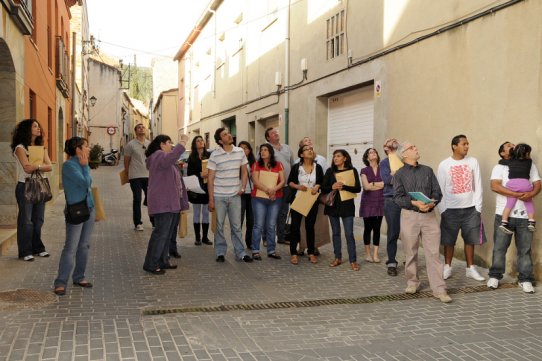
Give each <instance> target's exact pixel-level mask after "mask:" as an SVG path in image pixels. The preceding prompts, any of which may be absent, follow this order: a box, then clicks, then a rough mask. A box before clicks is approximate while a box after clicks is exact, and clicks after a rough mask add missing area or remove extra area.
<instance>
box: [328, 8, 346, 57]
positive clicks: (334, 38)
mask: <svg viewBox="0 0 542 361" xmlns="http://www.w3.org/2000/svg"><path fill="white" fill-rule="evenodd" d="M344 17H345V13H344V10H341V11H340V12H338V13H337V14H335V15H333V16H332V17H331V18H329V19H327V20H326V28H327V29H326V30H327V31H326V37H327V41H326V58H327V60H330V59H333V58H336V57H338V56H339V55H342V54H343V53H344V36H345V35H344V30H345V29H344V20H345V19H344Z"/></svg>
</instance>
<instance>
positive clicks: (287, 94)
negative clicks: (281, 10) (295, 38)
mask: <svg viewBox="0 0 542 361" xmlns="http://www.w3.org/2000/svg"><path fill="white" fill-rule="evenodd" d="M290 2H291V0H288V12H287V15H286V39H285V42H284V45H285V49H284V89H285V92H284V143H286V144H288V141H289V136H290V131H289V130H290V129H289V128H290V109H289V106H290V90H289V88H290Z"/></svg>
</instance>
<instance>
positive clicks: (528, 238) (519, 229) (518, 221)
mask: <svg viewBox="0 0 542 361" xmlns="http://www.w3.org/2000/svg"><path fill="white" fill-rule="evenodd" d="M513 148H514V144H512V143H510V142H504V143H503V144H502V145H501V146H500V147H499V156H500V157H501V158H502V159H509V157H510V150H511V149H513ZM529 180H530V181H531V182H533V190H532V191H530V192H525V193H519V192H514V191H511V190H509V189H507V188H505V186H506V183H507V182H508V166H506V165H502V164H497V165H496V166H495V167H493V171H492V172H491V190H492V191H493V192H495V193H497V200H496V210H495V224H494V227H493V242H494V245H493V262H492V265H491V268H490V269H489V277H490V278H489V281H488V282H487V287H489V288H493V289H496V288H498V287H499V280H501V279H502V277H503V274H504V271H505V266H506V252H507V251H508V247H510V243H511V242H512V234H506V233H504V232H503V231H501V230H499V225H500V224H501V220H502V212H503V210H504V207H505V205H506V197H516V198H518V202H517V203H516V205H515V207H514V208H513V209H512V211H511V212H510V218H509V219H508V227H509V228H510V229H511V230H512V231H513V233H514V235H515V239H516V248H517V268H518V282H519V286H520V287H521V289H522V290H523V292H525V293H534V291H535V290H534V287H533V283H532V282H533V281H534V275H533V261H532V258H531V244H532V242H533V232H531V231H529V229H528V228H527V226H528V224H529V221H528V215H527V210H526V209H525V205H524V204H523V201H524V200H528V199H531V198H534V197H535V196H536V195H537V194H538V193H540V188H541V184H540V181H541V179H540V175H539V173H538V169H537V168H536V166H535V165H534V164H533V165H532V166H531V172H530V178H529Z"/></svg>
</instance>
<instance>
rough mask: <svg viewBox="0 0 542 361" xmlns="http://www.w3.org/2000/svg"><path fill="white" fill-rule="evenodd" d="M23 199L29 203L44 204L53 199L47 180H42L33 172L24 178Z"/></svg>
mask: <svg viewBox="0 0 542 361" xmlns="http://www.w3.org/2000/svg"><path fill="white" fill-rule="evenodd" d="M24 198H25V200H26V201H27V202H30V203H34V204H35V203H45V202H48V201H50V200H51V199H52V198H53V194H52V193H51V186H50V185H49V179H47V178H44V177H43V176H42V175H41V173H40V172H39V171H34V172H32V174H31V175H30V177H28V178H26V180H25V184H24Z"/></svg>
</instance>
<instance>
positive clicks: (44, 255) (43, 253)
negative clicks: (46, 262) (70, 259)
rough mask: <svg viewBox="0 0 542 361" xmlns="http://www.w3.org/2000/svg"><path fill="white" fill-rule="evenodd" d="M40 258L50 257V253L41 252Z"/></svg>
mask: <svg viewBox="0 0 542 361" xmlns="http://www.w3.org/2000/svg"><path fill="white" fill-rule="evenodd" d="M38 256H40V257H49V252H45V251H43V252H40V253H39V254H38Z"/></svg>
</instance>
